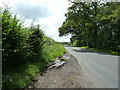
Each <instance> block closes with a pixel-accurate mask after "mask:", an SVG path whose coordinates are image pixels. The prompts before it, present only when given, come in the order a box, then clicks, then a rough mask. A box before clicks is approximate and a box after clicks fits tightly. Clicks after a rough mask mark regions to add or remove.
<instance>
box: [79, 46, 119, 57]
mask: <svg viewBox="0 0 120 90" xmlns="http://www.w3.org/2000/svg"><path fill="white" fill-rule="evenodd" d="M80 48H85V49H90V50H94V51H99V52H104V53H108V54H113V55H120V52H116V51H112V50H106V49H97V48H89V47H80Z"/></svg>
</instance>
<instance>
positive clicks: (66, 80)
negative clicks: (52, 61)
mask: <svg viewBox="0 0 120 90" xmlns="http://www.w3.org/2000/svg"><path fill="white" fill-rule="evenodd" d="M65 57H67V59H66V60H65V64H64V65H62V66H61V67H59V68H53V69H51V70H48V71H47V72H46V73H43V75H42V76H41V75H39V76H37V77H36V78H35V81H36V82H34V83H33V84H32V85H29V86H28V88H82V86H81V72H80V68H81V67H80V65H79V64H78V61H77V60H76V58H75V57H73V56H72V55H70V54H69V53H65Z"/></svg>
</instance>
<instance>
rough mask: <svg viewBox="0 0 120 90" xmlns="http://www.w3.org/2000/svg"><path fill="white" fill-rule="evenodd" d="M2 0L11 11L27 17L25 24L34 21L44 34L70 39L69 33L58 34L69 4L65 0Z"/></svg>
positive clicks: (58, 38) (62, 39)
mask: <svg viewBox="0 0 120 90" xmlns="http://www.w3.org/2000/svg"><path fill="white" fill-rule="evenodd" d="M2 2H5V3H6V4H8V6H9V7H11V10H12V12H13V13H17V14H18V15H19V16H22V18H27V19H26V23H25V25H26V26H29V25H30V24H31V22H33V21H35V22H34V23H35V24H40V25H41V28H42V29H43V30H44V32H45V33H46V35H47V36H49V37H51V38H53V39H54V40H56V41H60V42H61V41H62V42H63V41H67V42H68V41H70V35H69V36H64V37H59V36H58V35H59V32H58V28H59V27H60V26H61V25H62V23H63V21H64V20H65V18H66V17H65V16H64V14H65V13H66V12H67V8H68V6H69V4H68V1H67V0H2ZM2 2H1V3H2ZM0 5H1V4H0Z"/></svg>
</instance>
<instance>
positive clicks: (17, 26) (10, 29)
mask: <svg viewBox="0 0 120 90" xmlns="http://www.w3.org/2000/svg"><path fill="white" fill-rule="evenodd" d="M0 15H1V17H2V66H3V81H2V83H3V88H24V87H25V86H26V85H27V84H29V83H30V82H31V80H32V78H34V77H35V76H36V75H37V74H40V72H41V71H42V70H43V69H44V67H45V65H46V64H47V63H49V62H50V61H53V60H54V58H55V57H57V56H62V55H63V54H64V52H66V50H65V48H64V47H63V45H62V44H60V43H58V42H55V41H54V40H53V39H51V38H49V37H47V36H45V34H44V33H43V30H42V29H40V26H39V25H32V26H30V27H29V28H26V27H24V25H23V21H22V20H20V19H18V18H17V16H16V15H14V14H12V13H11V12H10V10H9V9H8V8H5V9H0Z"/></svg>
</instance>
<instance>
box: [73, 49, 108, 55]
mask: <svg viewBox="0 0 120 90" xmlns="http://www.w3.org/2000/svg"><path fill="white" fill-rule="evenodd" d="M72 50H73V51H76V52H82V53H98V54H102V55H110V54H107V53H104V52H99V51H93V50H90V49H85V48H80V49H78V50H77V49H72Z"/></svg>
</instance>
